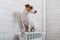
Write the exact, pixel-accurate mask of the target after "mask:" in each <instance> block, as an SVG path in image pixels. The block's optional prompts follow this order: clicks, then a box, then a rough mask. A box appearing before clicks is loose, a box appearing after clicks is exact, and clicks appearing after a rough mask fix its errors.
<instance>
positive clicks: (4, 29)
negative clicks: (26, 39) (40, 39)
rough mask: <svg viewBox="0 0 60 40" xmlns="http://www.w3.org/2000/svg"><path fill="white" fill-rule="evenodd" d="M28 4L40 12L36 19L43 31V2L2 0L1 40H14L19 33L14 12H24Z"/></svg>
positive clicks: (0, 12)
mask: <svg viewBox="0 0 60 40" xmlns="http://www.w3.org/2000/svg"><path fill="white" fill-rule="evenodd" d="M28 2H29V3H30V4H32V5H33V6H34V8H35V9H36V10H38V13H37V14H36V15H35V16H34V19H35V21H36V23H38V24H36V26H37V27H38V29H40V31H41V30H42V29H41V28H42V0H29V1H28V0H27V1H26V0H0V40H13V39H12V38H13V37H14V35H15V34H16V33H18V32H19V27H18V26H16V23H15V20H14V16H13V15H14V12H22V11H23V9H24V5H25V4H26V3H28ZM37 19H38V20H37ZM4 35H5V36H4Z"/></svg>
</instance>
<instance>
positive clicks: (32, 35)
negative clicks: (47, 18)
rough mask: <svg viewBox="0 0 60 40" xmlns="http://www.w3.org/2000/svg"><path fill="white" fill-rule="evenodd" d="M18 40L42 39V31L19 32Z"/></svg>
mask: <svg viewBox="0 0 60 40" xmlns="http://www.w3.org/2000/svg"><path fill="white" fill-rule="evenodd" d="M19 40H42V33H40V32H25V33H22V34H20V36H19Z"/></svg>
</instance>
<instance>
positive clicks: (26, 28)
mask: <svg viewBox="0 0 60 40" xmlns="http://www.w3.org/2000/svg"><path fill="white" fill-rule="evenodd" d="M36 12H37V11H34V10H33V7H32V6H31V5H29V4H26V5H25V10H24V11H23V13H22V14H18V15H17V16H18V17H17V18H18V23H19V27H20V31H21V32H34V31H35V27H34V24H33V22H31V21H30V20H29V18H28V14H30V13H32V14H35V13H36Z"/></svg>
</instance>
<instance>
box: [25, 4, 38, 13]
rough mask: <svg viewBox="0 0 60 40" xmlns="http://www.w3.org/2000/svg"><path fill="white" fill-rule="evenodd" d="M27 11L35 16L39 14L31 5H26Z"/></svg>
mask: <svg viewBox="0 0 60 40" xmlns="http://www.w3.org/2000/svg"><path fill="white" fill-rule="evenodd" d="M25 10H26V11H27V12H30V13H33V14H35V13H37V11H36V10H33V6H31V5H29V4H26V5H25Z"/></svg>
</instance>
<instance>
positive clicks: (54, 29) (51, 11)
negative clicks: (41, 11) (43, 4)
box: [46, 0, 60, 40]
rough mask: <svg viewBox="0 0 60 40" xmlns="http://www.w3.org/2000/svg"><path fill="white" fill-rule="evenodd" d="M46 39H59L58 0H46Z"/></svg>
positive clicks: (59, 9)
mask: <svg viewBox="0 0 60 40" xmlns="http://www.w3.org/2000/svg"><path fill="white" fill-rule="evenodd" d="M46 40H60V0H47V36H46Z"/></svg>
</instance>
